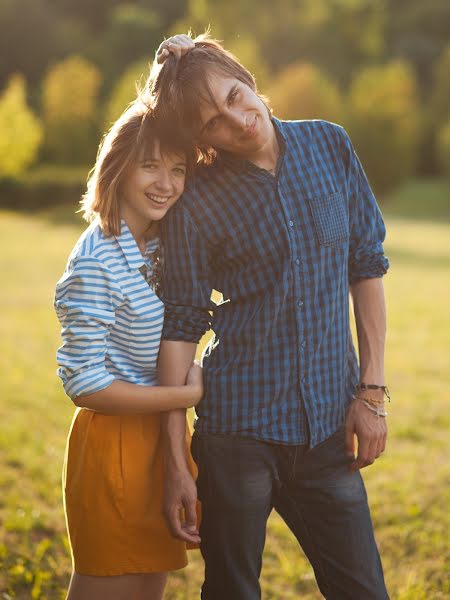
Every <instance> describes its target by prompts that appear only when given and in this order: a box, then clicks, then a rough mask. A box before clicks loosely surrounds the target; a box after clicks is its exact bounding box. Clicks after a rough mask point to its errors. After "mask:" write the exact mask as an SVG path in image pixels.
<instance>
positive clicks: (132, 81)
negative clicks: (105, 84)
mask: <svg viewBox="0 0 450 600" xmlns="http://www.w3.org/2000/svg"><path fill="white" fill-rule="evenodd" d="M149 72H150V66H149V61H148V60H147V59H142V60H139V61H137V62H135V63H133V64H131V65H130V66H129V67H128V68H127V69H126V71H125V72H124V73H123V74H122V75H121V77H120V78H119V79H118V81H117V82H116V84H115V86H114V88H113V90H112V92H111V96H110V98H109V100H108V102H107V105H106V109H105V123H106V126H107V127H109V126H110V125H111V123H113V122H114V121H115V120H116V119H117V118H118V117H119V116H120V115H121V114H122V112H123V111H124V109H125V107H126V106H127V105H128V104H129V103H130V102H131V101H132V100H133V99H134V98H135V97H136V91H137V90H138V89H141V88H142V86H143V85H144V83H145V80H146V78H147V77H148V74H149Z"/></svg>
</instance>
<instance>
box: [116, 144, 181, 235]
mask: <svg viewBox="0 0 450 600" xmlns="http://www.w3.org/2000/svg"><path fill="white" fill-rule="evenodd" d="M185 179H186V160H185V157H184V156H182V155H178V154H161V152H160V147H159V143H155V144H154V148H153V152H152V155H151V156H147V157H142V159H141V160H140V161H139V162H138V164H137V165H136V166H135V167H134V168H133V169H132V170H131V171H130V173H129V175H128V177H127V178H126V180H125V184H124V186H123V189H122V205H121V213H122V217H123V218H124V219H125V220H126V221H127V222H128V223H129V224H131V223H136V224H138V223H139V224H140V225H141V227H142V226H143V225H144V223H146V224H147V225H150V224H151V223H152V222H153V221H159V220H161V219H162V218H163V217H164V215H165V214H166V213H167V211H168V210H169V208H170V207H171V206H173V205H174V204H175V202H176V201H177V200H178V198H179V197H180V196H181V194H182V193H183V190H184V183H185Z"/></svg>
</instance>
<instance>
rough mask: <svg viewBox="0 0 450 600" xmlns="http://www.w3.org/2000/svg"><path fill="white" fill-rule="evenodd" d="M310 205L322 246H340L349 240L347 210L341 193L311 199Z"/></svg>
mask: <svg viewBox="0 0 450 600" xmlns="http://www.w3.org/2000/svg"><path fill="white" fill-rule="evenodd" d="M308 203H309V206H310V209H311V213H312V216H313V220H314V228H315V231H316V235H317V239H318V241H319V244H320V245H321V246H338V245H340V244H342V242H344V241H345V240H347V239H348V238H349V231H350V229H349V221H348V214H347V208H346V206H345V203H344V197H343V195H342V194H341V193H340V192H336V193H334V194H328V195H327V196H313V197H309V198H308Z"/></svg>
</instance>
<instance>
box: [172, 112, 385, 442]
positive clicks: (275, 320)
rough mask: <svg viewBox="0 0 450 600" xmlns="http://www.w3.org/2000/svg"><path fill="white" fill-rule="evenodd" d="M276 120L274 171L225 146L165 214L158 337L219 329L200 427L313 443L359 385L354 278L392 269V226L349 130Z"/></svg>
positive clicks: (207, 363)
mask: <svg viewBox="0 0 450 600" xmlns="http://www.w3.org/2000/svg"><path fill="white" fill-rule="evenodd" d="M273 123H274V126H275V128H276V132H277V135H278V139H279V142H280V146H281V155H280V159H279V161H278V165H277V169H276V174H275V176H273V175H271V174H270V173H269V172H268V171H265V170H263V169H260V168H258V167H257V166H255V165H254V164H252V163H250V162H247V161H243V160H239V159H236V158H235V157H232V156H229V155H226V154H222V155H221V156H219V157H218V159H217V160H216V161H215V162H214V164H212V165H211V166H209V167H201V168H199V169H198V170H197V173H196V176H195V178H194V179H193V180H192V181H190V182H189V183H188V186H187V188H186V190H185V193H184V194H183V196H182V198H181V199H180V200H179V201H178V203H177V204H176V205H175V206H174V207H173V208H172V209H171V210H170V212H169V214H168V215H167V217H166V218H165V219H164V223H163V229H162V241H163V258H164V260H163V265H164V276H163V286H162V288H163V294H164V302H165V305H166V314H165V322H164V330H163V336H162V337H163V339H168V340H185V341H191V342H197V341H198V340H199V339H200V337H201V336H202V335H203V333H204V332H205V331H206V330H208V329H209V328H210V327H212V329H213V330H214V332H215V338H214V342H213V343H212V345H211V347H210V351H209V354H208V355H207V356H206V358H205V360H204V371H203V372H204V380H205V395H204V398H203V400H202V401H201V402H200V404H199V405H198V406H197V408H196V411H197V414H198V422H197V423H196V430H198V431H199V432H206V433H227V434H238V435H243V436H249V437H254V438H258V439H263V440H268V441H269V440H271V441H275V442H279V443H286V444H303V443H307V442H308V441H309V443H310V445H311V446H315V445H316V444H318V443H319V442H321V441H323V440H325V439H326V438H327V437H328V436H330V435H331V434H332V433H333V432H334V431H336V430H337V429H338V427H339V426H340V425H341V424H342V423H343V421H344V416H345V408H346V405H347V403H348V402H349V400H350V398H351V395H352V392H353V391H354V389H355V385H356V383H357V382H358V379H359V367H358V363H357V358H356V354H355V350H354V347H353V343H352V338H351V333H350V328H349V283H352V282H354V281H357V280H359V279H364V278H372V277H381V276H382V275H383V274H384V273H385V272H386V270H387V268H388V261H387V259H386V257H385V256H384V252H383V246H382V242H383V240H384V236H385V228H384V224H383V221H382V218H381V214H380V212H379V210H378V207H377V203H376V201H375V198H374V196H373V194H372V191H371V189H370V186H369V184H368V182H367V179H366V176H365V174H364V171H363V169H362V167H361V164H360V162H359V160H358V158H357V156H356V154H355V152H354V150H353V147H352V145H351V142H350V140H349V138H348V136H347V134H346V133H345V131H344V130H343V129H342V128H341V127H339V126H338V125H334V124H332V123H328V122H325V121H291V122H286V121H279V120H277V119H273ZM212 289H215V290H217V291H219V292H221V293H222V294H223V297H224V302H223V303H221V304H219V305H217V306H216V305H215V304H214V303H213V302H211V300H210V297H211V290H212Z"/></svg>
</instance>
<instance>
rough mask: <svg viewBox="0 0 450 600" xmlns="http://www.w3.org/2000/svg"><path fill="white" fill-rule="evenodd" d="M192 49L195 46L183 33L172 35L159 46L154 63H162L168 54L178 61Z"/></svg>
mask: <svg viewBox="0 0 450 600" xmlns="http://www.w3.org/2000/svg"><path fill="white" fill-rule="evenodd" d="M192 48H195V44H194V41H193V40H192V38H191V37H189V36H188V35H185V34H184V33H182V34H180V35H174V36H172V37H170V38H168V39H167V40H164V41H163V42H162V44H160V46H159V48H158V50H157V51H156V62H158V63H160V64H161V63H163V62H164V61H165V60H166V58H167V57H168V56H169V55H170V54H173V55H174V56H175V58H177V59H179V58H181V57H182V56H184V55H185V54H186V53H187V52H189V51H190V50H192Z"/></svg>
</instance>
